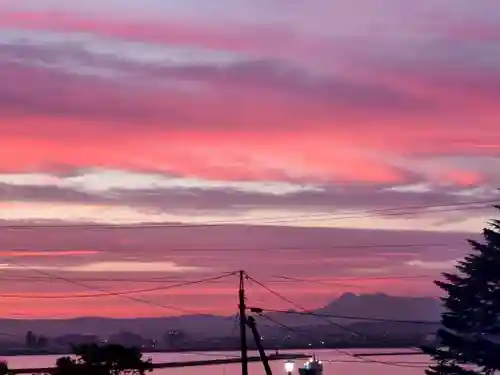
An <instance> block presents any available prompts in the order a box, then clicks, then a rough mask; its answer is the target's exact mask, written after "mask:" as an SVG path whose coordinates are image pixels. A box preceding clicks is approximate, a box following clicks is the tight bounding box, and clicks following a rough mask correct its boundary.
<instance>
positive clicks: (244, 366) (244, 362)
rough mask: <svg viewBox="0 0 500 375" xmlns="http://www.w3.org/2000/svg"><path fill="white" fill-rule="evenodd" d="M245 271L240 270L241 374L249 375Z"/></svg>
mask: <svg viewBox="0 0 500 375" xmlns="http://www.w3.org/2000/svg"><path fill="white" fill-rule="evenodd" d="M244 279H245V271H243V270H241V271H240V289H239V305H238V307H239V309H240V340H241V375H248V348H247V331H246V324H247V317H246V305H245V284H244Z"/></svg>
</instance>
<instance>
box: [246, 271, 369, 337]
mask: <svg viewBox="0 0 500 375" xmlns="http://www.w3.org/2000/svg"><path fill="white" fill-rule="evenodd" d="M247 278H248V279H250V280H251V281H253V282H254V283H256V284H257V285H259V286H261V287H262V288H264V289H266V290H267V291H268V292H269V293H272V294H274V295H275V296H277V297H278V298H281V299H282V300H283V301H285V302H288V303H289V304H290V305H292V306H293V307H295V308H296V309H299V310H303V311H307V310H306V309H305V308H304V307H302V306H300V305H298V304H297V303H295V302H293V301H291V300H290V299H288V298H286V297H285V296H283V295H281V294H280V293H278V292H275V291H274V290H272V289H271V288H268V287H267V286H266V285H264V284H262V283H261V282H259V281H257V280H255V279H254V278H252V277H250V276H248V275H247ZM325 320H326V321H327V322H328V323H330V324H332V325H334V326H335V327H337V328H340V329H342V330H344V331H347V332H350V333H354V334H355V335H357V336H363V335H361V334H360V333H358V332H356V331H354V330H352V329H350V328H348V327H344V326H343V325H341V324H338V323H335V322H332V321H330V320H329V319H327V318H325Z"/></svg>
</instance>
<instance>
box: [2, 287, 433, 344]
mask: <svg viewBox="0 0 500 375" xmlns="http://www.w3.org/2000/svg"><path fill="white" fill-rule="evenodd" d="M291 311H294V310H291ZM441 311H442V307H441V303H440V301H439V300H438V299H435V298H430V297H400V296H390V295H386V294H382V293H377V294H360V295H356V294H352V293H346V294H343V295H342V296H340V297H339V298H337V299H335V300H333V301H332V302H330V303H329V304H327V305H326V306H324V307H322V308H319V309H317V310H314V312H316V313H320V314H328V315H344V316H351V317H362V318H381V319H389V320H390V319H396V320H420V321H422V320H424V321H438V320H439V317H440V314H441ZM266 315H268V316H269V317H272V319H274V320H276V321H279V322H280V323H282V324H285V325H288V326H293V327H307V326H318V325H321V324H323V325H324V324H325V323H327V322H325V319H324V318H323V319H321V318H317V317H314V316H307V315H306V316H304V315H294V314H286V313H282V312H275V313H272V312H271V313H267V314H266ZM256 319H257V324H258V325H260V327H261V329H262V330H266V329H269V327H272V324H270V323H269V322H267V321H265V320H264V319H263V318H261V317H259V316H256ZM328 319H329V320H330V321H335V322H337V323H340V324H354V323H360V322H359V321H358V320H353V319H340V318H328ZM234 322H235V318H234V316H233V317H231V316H229V317H228V316H216V315H212V316H211V315H184V316H176V317H154V318H132V319H118V318H101V317H82V318H75V319H39V320H20V319H0V332H2V333H3V334H4V335H15V336H19V337H24V335H25V334H26V332H28V331H33V332H36V333H37V334H41V335H46V336H51V337H54V336H61V335H67V334H87V335H98V336H100V337H107V336H109V335H112V334H116V333H119V332H123V331H129V332H134V333H137V334H140V335H142V336H144V337H150V338H159V337H161V336H163V335H164V334H165V332H168V331H169V330H179V331H183V332H185V333H186V334H192V335H196V336H197V337H198V338H203V337H221V336H230V335H231V333H233V332H234V330H233V327H234Z"/></svg>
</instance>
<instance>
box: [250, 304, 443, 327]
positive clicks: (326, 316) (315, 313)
mask: <svg viewBox="0 0 500 375" xmlns="http://www.w3.org/2000/svg"><path fill="white" fill-rule="evenodd" d="M250 309H256V310H262V311H265V312H272V313H281V314H288V315H302V316H315V317H324V318H335V319H349V320H363V321H369V322H383V323H407V324H421V325H439V324H441V323H440V322H433V321H429V320H405V319H388V318H369V317H362V316H351V315H337V314H325V313H317V312H314V311H290V310H274V309H266V308H259V307H252V308H250Z"/></svg>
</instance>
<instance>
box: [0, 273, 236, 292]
mask: <svg viewBox="0 0 500 375" xmlns="http://www.w3.org/2000/svg"><path fill="white" fill-rule="evenodd" d="M235 274H236V273H235V272H231V273H225V274H223V275H219V276H214V277H209V278H205V279H199V280H194V281H186V282H184V283H179V284H174V285H167V286H159V287H155V288H146V289H135V290H127V291H122V292H111V291H106V292H103V293H91V294H56V295H24V294H0V297H3V298H29V299H74V298H95V297H118V296H125V295H130V294H140V293H147V292H155V291H160V290H161V291H163V290H169V289H174V288H179V287H183V286H187V285H195V284H201V283H204V282H210V281H214V280H220V279H223V278H226V277H228V276H232V275H235ZM71 280H72V283H77V282H78V281H75V280H74V279H71ZM64 281H68V279H66V278H64ZM77 285H82V286H83V284H82V283H81V282H78V284H77Z"/></svg>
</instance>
